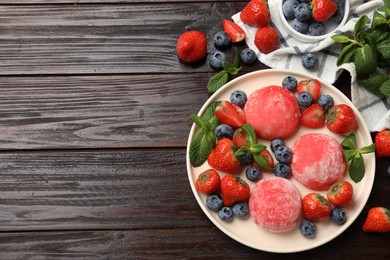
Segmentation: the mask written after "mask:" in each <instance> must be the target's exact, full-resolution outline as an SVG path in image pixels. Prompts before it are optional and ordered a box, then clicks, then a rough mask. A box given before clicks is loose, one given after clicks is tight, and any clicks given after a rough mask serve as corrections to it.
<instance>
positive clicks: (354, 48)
mask: <svg viewBox="0 0 390 260" xmlns="http://www.w3.org/2000/svg"><path fill="white" fill-rule="evenodd" d="M369 22H370V20H369V19H368V17H367V16H366V15H363V16H362V17H360V18H359V20H358V21H357V22H356V24H355V27H354V31H353V34H352V35H345V34H336V35H333V36H332V39H333V40H334V41H335V42H337V43H340V44H342V49H341V52H340V55H339V57H338V59H337V66H340V65H341V64H344V63H351V62H353V63H354V64H355V69H356V74H357V79H358V82H359V84H360V85H362V86H363V87H365V88H366V89H367V90H369V91H370V92H372V93H374V94H375V95H377V96H380V97H390V77H389V75H388V74H387V73H385V72H383V71H381V69H386V68H388V67H390V0H385V1H384V6H382V7H380V8H378V9H377V10H376V11H375V12H374V14H373V17H372V20H371V24H369Z"/></svg>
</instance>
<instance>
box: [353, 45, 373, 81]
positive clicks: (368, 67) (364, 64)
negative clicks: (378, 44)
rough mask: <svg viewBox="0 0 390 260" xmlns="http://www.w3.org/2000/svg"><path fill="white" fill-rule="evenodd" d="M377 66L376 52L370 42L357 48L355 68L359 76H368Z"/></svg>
mask: <svg viewBox="0 0 390 260" xmlns="http://www.w3.org/2000/svg"><path fill="white" fill-rule="evenodd" d="M376 68H377V60H376V56H375V52H374V50H373V49H372V47H371V46H370V45H368V44H365V45H363V47H361V48H358V49H356V50H355V69H356V73H357V75H358V76H359V75H360V76H363V78H364V76H367V75H369V74H371V73H372V72H374V71H375V70H376Z"/></svg>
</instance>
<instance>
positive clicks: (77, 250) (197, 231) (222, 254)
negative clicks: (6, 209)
mask: <svg viewBox="0 0 390 260" xmlns="http://www.w3.org/2000/svg"><path fill="white" fill-rule="evenodd" d="M354 230H355V231H349V232H345V233H343V234H342V235H340V236H339V237H337V238H336V239H335V240H333V241H330V242H329V243H327V244H325V245H322V246H320V247H319V248H316V249H314V250H309V251H305V252H300V253H293V254H275V253H268V252H265V251H260V250H255V249H252V248H249V247H247V246H244V245H242V244H240V243H238V242H236V241H234V240H232V239H231V238H230V237H228V236H226V235H225V234H224V233H222V232H221V231H219V230H217V229H216V228H213V227H210V228H191V229H183V228H175V229H159V230H112V231H70V232H61V231H53V232H34V233H32V232H26V233H0V257H1V258H2V259H25V258H30V257H32V258H34V259H162V258H163V259H172V258H180V259H239V258H240V257H245V259H297V258H303V259H326V260H327V259H339V258H340V256H345V257H347V259H378V260H381V259H389V256H390V254H389V250H388V243H389V242H390V237H389V236H387V235H386V234H364V232H362V231H359V230H357V227H354ZM367 236H370V242H369V243H367V239H366V237H367ZM259 239H261V238H259Z"/></svg>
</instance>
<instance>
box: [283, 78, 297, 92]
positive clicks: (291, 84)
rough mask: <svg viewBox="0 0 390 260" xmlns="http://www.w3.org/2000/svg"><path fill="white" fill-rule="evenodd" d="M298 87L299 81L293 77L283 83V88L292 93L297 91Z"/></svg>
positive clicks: (285, 79)
mask: <svg viewBox="0 0 390 260" xmlns="http://www.w3.org/2000/svg"><path fill="white" fill-rule="evenodd" d="M297 86H298V81H297V79H296V78H294V77H293V76H287V77H285V78H284V79H283V81H282V87H284V88H286V89H288V90H290V91H295V90H296V89H297Z"/></svg>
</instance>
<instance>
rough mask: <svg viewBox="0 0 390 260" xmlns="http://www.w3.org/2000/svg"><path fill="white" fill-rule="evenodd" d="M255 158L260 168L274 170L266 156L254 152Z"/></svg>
mask: <svg viewBox="0 0 390 260" xmlns="http://www.w3.org/2000/svg"><path fill="white" fill-rule="evenodd" d="M253 160H254V161H255V163H256V164H257V166H259V168H260V169H265V170H269V171H273V169H272V168H271V167H269V165H268V163H267V162H266V161H265V159H264V157H263V156H262V155H261V154H258V153H254V154H253Z"/></svg>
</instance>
